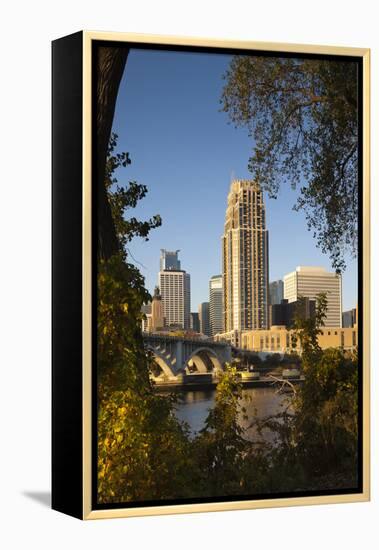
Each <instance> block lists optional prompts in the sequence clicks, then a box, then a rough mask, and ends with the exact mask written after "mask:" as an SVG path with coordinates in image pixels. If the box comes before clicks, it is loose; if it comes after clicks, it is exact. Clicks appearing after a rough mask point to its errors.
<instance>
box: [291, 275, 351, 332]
mask: <svg viewBox="0 0 379 550" xmlns="http://www.w3.org/2000/svg"><path fill="white" fill-rule="evenodd" d="M321 292H325V293H326V299H327V301H328V309H327V313H326V320H325V326H326V327H341V326H342V297H341V295H342V289H341V275H339V274H337V273H329V272H328V271H326V269H324V268H323V267H307V266H299V267H297V268H296V271H292V273H288V274H287V275H286V276H285V277H284V298H285V299H287V300H288V302H295V301H296V300H298V299H299V298H300V297H301V296H304V297H305V298H310V299H311V300H314V299H315V298H316V296H317V294H320V293H321Z"/></svg>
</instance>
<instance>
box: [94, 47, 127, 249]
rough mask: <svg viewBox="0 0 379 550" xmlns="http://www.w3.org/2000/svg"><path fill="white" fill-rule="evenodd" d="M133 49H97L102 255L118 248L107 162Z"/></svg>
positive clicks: (97, 120)
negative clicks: (107, 183) (111, 208)
mask: <svg viewBox="0 0 379 550" xmlns="http://www.w3.org/2000/svg"><path fill="white" fill-rule="evenodd" d="M128 54H129V48H126V47H123V46H121V47H117V46H105V45H99V46H98V47H97V48H95V50H94V59H95V66H96V110H95V112H96V140H95V151H96V192H97V215H98V254H99V257H100V258H110V257H111V256H112V255H113V254H116V253H117V251H118V241H117V237H116V234H115V230H114V226H113V219H112V214H111V211H110V208H109V203H108V197H107V192H106V189H105V185H104V184H105V180H106V163H107V158H108V147H109V142H110V136H111V129H112V123H113V117H114V111H115V108H116V99H117V93H118V89H119V86H120V81H121V78H122V75H123V72H124V69H125V64H126V60H127V57H128Z"/></svg>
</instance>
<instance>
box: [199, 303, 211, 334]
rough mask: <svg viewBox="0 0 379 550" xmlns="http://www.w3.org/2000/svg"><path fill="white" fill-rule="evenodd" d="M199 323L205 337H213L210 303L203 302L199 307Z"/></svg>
mask: <svg viewBox="0 0 379 550" xmlns="http://www.w3.org/2000/svg"><path fill="white" fill-rule="evenodd" d="M199 321H200V332H201V333H202V334H205V336H210V335H211V327H210V322H209V302H203V303H202V304H200V305H199Z"/></svg>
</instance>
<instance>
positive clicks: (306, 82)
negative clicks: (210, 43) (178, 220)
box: [221, 56, 358, 271]
mask: <svg viewBox="0 0 379 550" xmlns="http://www.w3.org/2000/svg"><path fill="white" fill-rule="evenodd" d="M224 78H225V80H226V83H225V86H224V89H223V93H222V98H221V104H222V109H223V110H224V111H225V112H227V113H228V115H229V117H230V120H231V122H232V123H234V124H235V125H236V126H246V127H247V128H248V130H249V134H250V136H251V137H252V138H253V140H254V142H255V143H254V149H253V153H252V156H251V158H250V159H249V170H250V171H251V173H252V175H253V177H254V179H255V180H257V181H259V182H260V184H261V185H262V187H263V189H265V190H266V191H268V193H269V196H270V197H272V198H276V197H277V194H278V191H279V188H280V186H281V185H284V184H289V185H291V186H292V188H294V189H295V188H298V189H299V195H298V199H297V202H296V204H295V205H294V209H295V210H300V209H302V210H304V212H305V214H306V219H307V225H308V230H310V231H312V232H313V236H314V238H316V241H317V246H319V247H320V248H321V250H322V251H323V252H324V253H326V254H328V255H329V256H330V258H331V260H332V264H333V267H334V268H335V269H336V271H340V270H343V269H344V268H345V267H346V265H345V260H344V256H345V255H346V253H350V254H351V255H352V256H353V257H355V256H356V252H357V231H358V227H357V223H358V97H357V96H358V64H357V63H356V62H354V61H329V60H318V59H295V58H277V57H250V56H235V57H234V58H233V59H232V61H231V64H230V67H229V69H228V71H227V72H226V74H225V75H224Z"/></svg>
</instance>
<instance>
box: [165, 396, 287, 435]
mask: <svg viewBox="0 0 379 550" xmlns="http://www.w3.org/2000/svg"><path fill="white" fill-rule="evenodd" d="M214 399H215V391H214V390H212V391H186V392H183V393H182V394H181V396H180V398H179V401H178V403H177V405H176V415H177V417H178V418H179V419H180V420H183V421H185V422H187V423H188V424H189V426H190V429H191V432H192V433H193V434H195V433H196V432H198V431H199V430H201V429H202V428H203V427H204V421H205V419H206V417H207V415H208V412H209V409H210V408H212V407H213V405H214ZM287 400H288V395H286V394H280V393H277V391H276V390H275V389H274V388H247V389H245V390H243V392H242V400H241V406H242V407H244V408H245V409H246V412H245V415H246V416H247V419H245V418H243V414H242V413H241V414H240V418H239V422H240V425H241V426H243V427H244V428H246V432H245V436H246V437H248V439H256V438H257V433H256V430H255V429H254V428H253V427H251V423H252V421H253V420H254V417H255V414H256V415H257V417H258V418H264V417H266V416H269V415H273V414H276V413H279V412H282V411H283V407H285V406H287V403H288V401H287ZM263 436H264V439H266V440H267V441H272V440H273V434H272V433H271V432H269V431H268V430H266V431H265V432H264V434H263Z"/></svg>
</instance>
